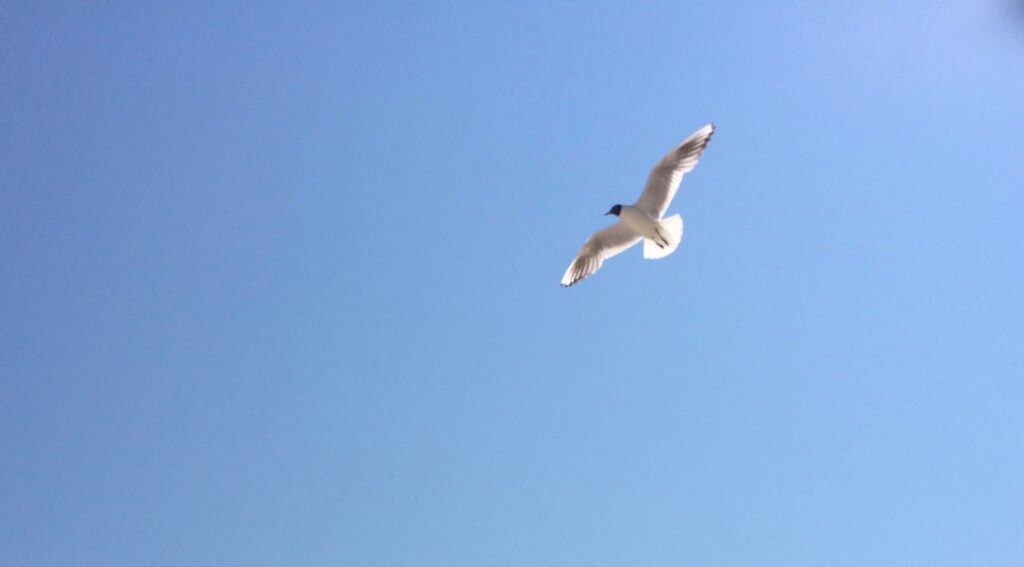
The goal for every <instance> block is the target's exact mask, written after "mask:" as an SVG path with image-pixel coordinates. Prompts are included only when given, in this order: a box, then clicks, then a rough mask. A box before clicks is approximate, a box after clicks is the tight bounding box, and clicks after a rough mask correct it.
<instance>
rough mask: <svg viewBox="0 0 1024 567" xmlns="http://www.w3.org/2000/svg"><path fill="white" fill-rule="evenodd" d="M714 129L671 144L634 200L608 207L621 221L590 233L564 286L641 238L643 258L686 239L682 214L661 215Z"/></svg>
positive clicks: (668, 250) (661, 254)
mask: <svg viewBox="0 0 1024 567" xmlns="http://www.w3.org/2000/svg"><path fill="white" fill-rule="evenodd" d="M714 132H715V125H714V124H708V125H706V126H704V127H703V128H701V129H700V130H697V131H696V132H694V133H693V134H691V135H690V137H689V138H687V139H685V140H683V141H682V142H681V143H680V144H679V145H678V146H676V147H675V148H672V151H670V152H668V153H667V154H665V157H663V158H661V161H659V162H658V163H657V164H656V165H655V166H654V169H652V170H651V174H650V175H649V176H648V177H647V184H646V185H644V190H643V193H640V198H639V199H637V200H636V203H633V204H632V205H615V206H614V207H612V208H611V210H609V211H608V212H607V213H605V215H615V216H617V217H619V222H617V223H615V224H613V225H611V226H609V227H608V228H604V229H601V230H599V231H597V232H595V233H594V234H591V235H590V238H588V239H587V241H586V242H584V243H583V247H582V248H580V251H579V252H577V253H576V258H574V259H573V261H572V263H571V264H569V269H567V270H566V271H565V275H564V276H562V285H563V286H565V287H569V286H571V285H573V284H576V283H578V282H579V281H580V280H582V279H583V278H585V277H587V276H589V275H591V274H593V273H594V272H596V271H597V270H599V269H600V268H601V264H603V263H604V261H605V260H607V259H608V258H611V257H612V256H615V255H617V254H620V253H622V252H625V251H626V249H628V248H630V247H631V246H633V245H634V244H636V243H637V242H640V240H643V241H644V258H647V259H649V260H654V259H657V258H664V257H665V256H668V255H669V254H671V253H672V252H675V249H676V247H677V246H679V241H681V240H682V239H683V217H681V216H679V215H672V216H670V217H668V218H662V215H664V214H665V210H666V209H668V206H669V204H670V203H672V197H675V195H676V190H678V189H679V183H680V182H681V181H682V180H683V175H684V174H686V173H689V172H690V171H691V170H693V168H694V167H696V166H697V161H698V160H699V159H700V154H701V152H703V151H704V148H706V147H707V145H708V141H709V140H711V134H713V133H714Z"/></svg>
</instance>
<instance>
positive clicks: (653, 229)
mask: <svg viewBox="0 0 1024 567" xmlns="http://www.w3.org/2000/svg"><path fill="white" fill-rule="evenodd" d="M619 218H620V219H622V222H623V223H624V224H625V225H626V226H628V227H629V228H630V229H632V230H633V231H634V232H636V233H638V234H640V235H641V236H643V237H644V238H649V239H651V240H661V239H660V238H659V237H658V232H657V231H658V227H659V226H660V225H659V224H658V221H657V220H656V219H654V217H652V216H651V215H649V214H647V213H646V212H644V211H641V210H640V209H638V208H636V207H629V206H623V207H622V211H621V212H620V213H619Z"/></svg>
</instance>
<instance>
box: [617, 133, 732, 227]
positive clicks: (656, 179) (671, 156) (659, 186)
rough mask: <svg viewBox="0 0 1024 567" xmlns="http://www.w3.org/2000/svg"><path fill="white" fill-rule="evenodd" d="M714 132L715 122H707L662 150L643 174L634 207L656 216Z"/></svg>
mask: <svg viewBox="0 0 1024 567" xmlns="http://www.w3.org/2000/svg"><path fill="white" fill-rule="evenodd" d="M714 132H715V125H714V124H708V125H707V126H704V127H703V128H701V129H700V130H697V131H696V132H694V133H693V134H691V135H690V137H689V138H687V139H685V140H683V141H682V143H680V144H679V145H678V146H676V147H675V148H673V149H672V151H670V152H669V153H667V154H665V157H663V158H661V161H659V162H658V164H657V165H655V166H654V169H652V170H651V174H650V176H648V177H647V185H644V192H643V193H641V194H640V198H639V199H637V201H636V207H637V208H639V209H642V210H643V211H645V212H647V214H649V215H651V216H653V217H654V218H656V219H660V218H661V215H664V214H665V210H667V209H668V206H669V204H670V203H671V202H672V197H675V196H676V190H678V189H679V183H680V182H681V181H682V180H683V174H685V173H687V172H689V171H691V170H692V169H693V168H694V167H695V166H696V165H697V161H698V160H699V159H700V154H701V152H703V151H704V148H706V147H707V145H708V141H709V140H711V134H713V133H714Z"/></svg>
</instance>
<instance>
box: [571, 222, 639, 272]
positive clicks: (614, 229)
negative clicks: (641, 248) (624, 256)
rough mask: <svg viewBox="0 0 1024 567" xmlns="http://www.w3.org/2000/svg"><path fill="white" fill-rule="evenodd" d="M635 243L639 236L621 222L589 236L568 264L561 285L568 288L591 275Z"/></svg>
mask: <svg viewBox="0 0 1024 567" xmlns="http://www.w3.org/2000/svg"><path fill="white" fill-rule="evenodd" d="M637 242H640V235H639V234H637V233H635V232H633V231H632V230H631V229H630V228H629V227H627V226H626V225H625V224H623V223H622V221H619V222H617V223H615V224H613V225H611V226H609V227H608V228H603V229H601V230H599V231H597V232H595V233H594V234H591V235H590V238H588V239H587V241H586V242H584V243H583V247H582V248H580V251H579V252H578V253H577V254H576V258H575V259H573V261H572V263H571V264H569V269H568V270H566V271H565V275H564V276H562V285H564V286H566V287H569V286H571V285H573V284H574V283H576V282H578V281H580V280H582V279H583V278H585V277H587V276H589V275H590V274H593V273H594V272H596V271H597V270H598V269H599V268H600V267H601V264H603V263H604V261H605V260H607V259H608V258H611V257H612V256H615V255H616V254H619V253H620V252H622V251H624V250H626V249H627V248H629V247H630V246H632V245H634V244H636V243H637Z"/></svg>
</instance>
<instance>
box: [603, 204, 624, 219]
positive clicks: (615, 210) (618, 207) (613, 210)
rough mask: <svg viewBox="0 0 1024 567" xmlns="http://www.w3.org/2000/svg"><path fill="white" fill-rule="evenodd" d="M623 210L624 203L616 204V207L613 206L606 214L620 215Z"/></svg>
mask: <svg viewBox="0 0 1024 567" xmlns="http://www.w3.org/2000/svg"><path fill="white" fill-rule="evenodd" d="M621 212H622V205H615V206H614V207H612V208H611V210H609V211H608V212H607V213H605V214H606V215H615V216H619V213H621Z"/></svg>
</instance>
